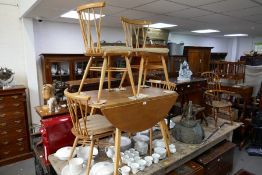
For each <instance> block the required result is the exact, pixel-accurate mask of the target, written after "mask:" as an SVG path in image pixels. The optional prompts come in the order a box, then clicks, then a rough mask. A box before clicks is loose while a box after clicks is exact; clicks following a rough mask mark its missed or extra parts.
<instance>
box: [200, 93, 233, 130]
mask: <svg viewBox="0 0 262 175" xmlns="http://www.w3.org/2000/svg"><path fill="white" fill-rule="evenodd" d="M204 96H205V102H206V105H208V106H210V107H211V108H212V116H213V117H214V119H215V126H216V127H217V119H218V116H221V115H223V116H225V117H226V116H227V117H229V120H230V122H231V124H233V112H232V109H231V107H232V103H231V100H232V99H233V98H234V96H235V93H234V92H230V91H226V90H206V91H205V93H204ZM221 117H222V116H221Z"/></svg>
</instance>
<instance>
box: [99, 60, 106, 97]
mask: <svg viewBox="0 0 262 175" xmlns="http://www.w3.org/2000/svg"><path fill="white" fill-rule="evenodd" d="M106 67H107V58H106V57H104V61H103V67H102V70H101V78H100V82H99V89H98V95H97V102H99V101H100V98H101V94H102V90H103V84H104V80H105V74H106Z"/></svg>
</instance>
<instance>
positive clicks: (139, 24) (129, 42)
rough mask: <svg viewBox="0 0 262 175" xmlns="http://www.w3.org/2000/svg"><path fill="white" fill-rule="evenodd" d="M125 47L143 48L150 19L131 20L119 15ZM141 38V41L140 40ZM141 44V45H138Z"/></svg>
mask: <svg viewBox="0 0 262 175" xmlns="http://www.w3.org/2000/svg"><path fill="white" fill-rule="evenodd" d="M121 21H122V26H123V29H124V32H125V41H126V46H127V47H134V48H140V47H142V48H145V45H146V38H147V31H148V28H149V25H150V24H151V22H150V21H145V20H131V19H127V18H125V17H121ZM133 39H135V40H133ZM141 40H142V42H140V41H141ZM140 45H141V46H140Z"/></svg>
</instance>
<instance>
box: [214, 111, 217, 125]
mask: <svg viewBox="0 0 262 175" xmlns="http://www.w3.org/2000/svg"><path fill="white" fill-rule="evenodd" d="M214 110H215V127H217V118H218V116H217V112H218V109H216V108H215V109H214Z"/></svg>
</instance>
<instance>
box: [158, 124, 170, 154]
mask: <svg viewBox="0 0 262 175" xmlns="http://www.w3.org/2000/svg"><path fill="white" fill-rule="evenodd" d="M159 124H160V129H161V133H162V135H163V139H164V142H165V146H166V152H167V157H170V150H169V140H168V135H169V133H168V132H166V129H165V127H166V126H165V125H166V123H165V120H162V121H160V122H159Z"/></svg>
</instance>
